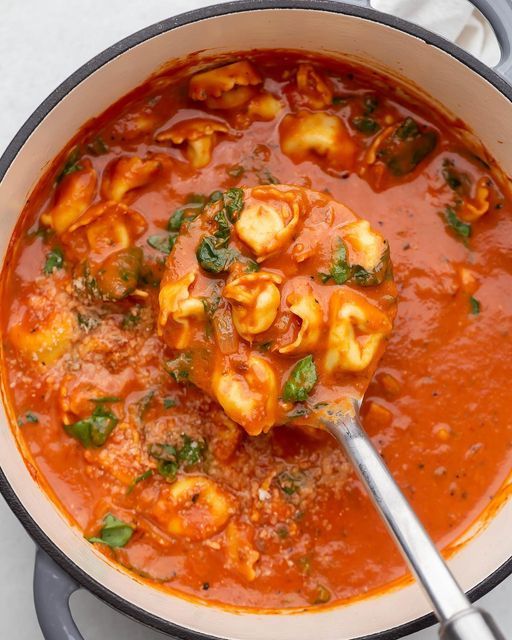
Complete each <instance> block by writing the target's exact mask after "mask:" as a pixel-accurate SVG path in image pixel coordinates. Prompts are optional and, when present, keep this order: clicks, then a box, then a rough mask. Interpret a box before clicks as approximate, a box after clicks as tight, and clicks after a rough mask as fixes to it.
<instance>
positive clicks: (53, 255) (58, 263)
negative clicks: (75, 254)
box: [43, 247, 64, 276]
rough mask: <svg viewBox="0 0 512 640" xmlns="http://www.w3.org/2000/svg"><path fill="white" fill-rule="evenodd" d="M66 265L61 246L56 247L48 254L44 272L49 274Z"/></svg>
mask: <svg viewBox="0 0 512 640" xmlns="http://www.w3.org/2000/svg"><path fill="white" fill-rule="evenodd" d="M63 266H64V254H63V253H62V249H61V248H60V247H54V248H53V249H52V250H51V251H50V252H49V253H47V254H46V260H45V263H44V267H43V273H44V274H45V275H47V276H49V275H50V274H52V273H53V272H54V271H55V270H56V269H62V267H63Z"/></svg>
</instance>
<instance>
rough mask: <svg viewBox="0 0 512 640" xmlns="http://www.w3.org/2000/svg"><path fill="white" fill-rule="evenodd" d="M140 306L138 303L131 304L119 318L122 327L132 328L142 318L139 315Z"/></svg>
mask: <svg viewBox="0 0 512 640" xmlns="http://www.w3.org/2000/svg"><path fill="white" fill-rule="evenodd" d="M141 310H142V307H141V306H140V305H139V304H136V305H135V306H133V307H132V308H131V309H130V310H129V311H128V313H126V314H125V315H124V316H123V319H122V320H121V328H122V329H133V328H134V327H136V326H137V325H138V324H139V322H140V321H141V319H142V316H141Z"/></svg>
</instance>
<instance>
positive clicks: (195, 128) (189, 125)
mask: <svg viewBox="0 0 512 640" xmlns="http://www.w3.org/2000/svg"><path fill="white" fill-rule="evenodd" d="M227 132H228V127H227V126H226V125H225V124H224V123H223V122H220V121H219V120H212V119H208V118H192V119H190V120H183V121H181V122H178V123H177V124H175V125H173V126H172V127H171V128H170V129H167V130H166V131H162V132H161V133H159V134H158V135H157V137H156V139H157V141H158V142H167V141H171V142H172V143H173V144H175V145H181V144H183V143H185V142H186V149H185V155H186V157H187V159H188V161H189V162H190V164H191V165H192V166H193V167H194V168H195V169H201V168H202V167H205V166H206V165H207V164H208V163H209V162H210V160H211V159H212V153H213V149H214V147H215V144H216V142H217V136H218V134H219V133H227Z"/></svg>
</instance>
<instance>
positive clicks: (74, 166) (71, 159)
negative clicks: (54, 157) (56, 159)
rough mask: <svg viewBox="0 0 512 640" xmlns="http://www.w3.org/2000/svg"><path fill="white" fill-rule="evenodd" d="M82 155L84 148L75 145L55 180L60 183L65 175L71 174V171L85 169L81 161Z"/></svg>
mask: <svg viewBox="0 0 512 640" xmlns="http://www.w3.org/2000/svg"><path fill="white" fill-rule="evenodd" d="M81 157H82V150H81V149H80V147H75V148H74V149H73V151H71V152H70V154H69V155H68V157H67V159H66V162H65V163H64V166H63V167H62V169H61V170H60V172H59V173H58V174H57V176H56V178H55V182H57V183H59V182H60V181H61V180H62V178H63V177H64V176H67V175H69V174H70V173H74V172H75V171H81V170H82V169H83V167H82V165H81V164H80V163H79V160H80V158H81Z"/></svg>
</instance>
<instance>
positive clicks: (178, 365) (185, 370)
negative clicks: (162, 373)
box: [164, 353, 190, 382]
mask: <svg viewBox="0 0 512 640" xmlns="http://www.w3.org/2000/svg"><path fill="white" fill-rule="evenodd" d="M164 369H165V370H166V371H167V373H168V374H169V375H170V376H171V378H173V379H174V380H175V381H176V382H184V381H185V380H188V377H189V375H190V354H188V353H180V355H179V356H178V357H177V358H174V360H167V361H166V362H165V364H164Z"/></svg>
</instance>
